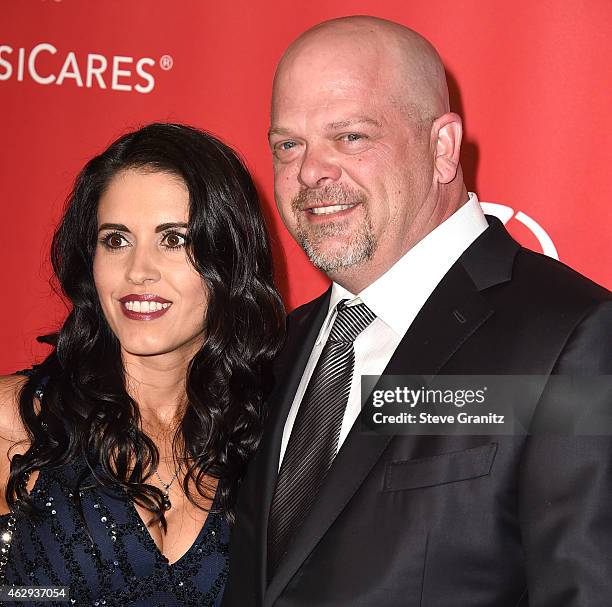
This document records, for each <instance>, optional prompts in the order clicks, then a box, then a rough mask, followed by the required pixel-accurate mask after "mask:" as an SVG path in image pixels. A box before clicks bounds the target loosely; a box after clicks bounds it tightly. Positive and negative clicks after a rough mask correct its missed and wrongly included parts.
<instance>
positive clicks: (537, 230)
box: [480, 202, 559, 259]
mask: <svg viewBox="0 0 612 607" xmlns="http://www.w3.org/2000/svg"><path fill="white" fill-rule="evenodd" d="M480 206H481V207H482V210H483V211H484V212H485V213H486V214H487V215H495V217H497V218H498V219H499V220H500V221H501V222H502V223H503V224H504V225H506V224H507V223H508V222H509V221H510V220H511V219H512V218H513V217H514V219H516V220H517V221H520V222H521V223H522V224H523V225H524V226H525V227H526V228H528V229H529V230H531V232H532V233H533V235H534V236H535V237H536V238H537V239H538V242H539V243H540V246H541V247H542V253H544V255H548V257H552V258H553V259H559V254H558V253H557V247H555V245H554V243H553V241H552V239H551V237H550V236H549V235H548V234H547V232H546V230H545V229H544V228H543V227H542V226H541V225H540V224H539V223H538V222H537V221H536V220H535V219H532V218H531V217H529V215H525V213H523V211H518V212H517V213H515V212H514V209H512V208H510V207H508V206H506V205H504V204H496V203H495V202H481V203H480Z"/></svg>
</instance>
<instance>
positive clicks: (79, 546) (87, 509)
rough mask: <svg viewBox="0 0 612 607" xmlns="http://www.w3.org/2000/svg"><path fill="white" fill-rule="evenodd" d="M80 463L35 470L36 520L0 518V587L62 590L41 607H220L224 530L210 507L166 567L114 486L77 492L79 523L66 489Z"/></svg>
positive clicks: (20, 516) (224, 570) (11, 516)
mask: <svg viewBox="0 0 612 607" xmlns="http://www.w3.org/2000/svg"><path fill="white" fill-rule="evenodd" d="M84 465H85V464H84V462H80V464H79V463H76V462H75V463H71V464H69V465H66V466H63V467H61V468H58V469H53V470H41V471H40V473H39V476H38V478H37V479H36V483H35V485H34V488H33V489H32V492H31V495H32V497H33V499H34V503H35V504H36V505H37V506H38V507H39V508H40V509H41V510H42V511H43V514H42V516H41V517H39V518H38V519H37V520H35V521H33V520H32V519H31V518H30V517H29V516H27V515H26V514H24V513H20V512H19V511H18V512H16V513H13V514H5V515H1V516H0V550H1V551H2V552H0V575H1V576H2V577H3V579H2V580H0V585H2V584H4V585H16V586H39V587H44V586H56V587H57V586H67V587H69V589H70V598H69V599H67V600H65V601H62V602H57V603H55V602H52V601H51V602H49V601H45V602H41V603H40V605H41V606H49V605H58V606H65V605H91V606H93V607H127V606H133V607H136V606H139V607H140V606H142V607H145V606H146V607H158V606H159V607H162V606H167V607H174V606H177V607H178V606H183V605H185V606H189V605H193V606H196V605H197V606H198V607H207V606H217V605H220V603H221V599H222V595H223V588H224V585H225V580H226V577H227V569H228V562H227V559H228V544H229V526H228V524H227V522H226V520H225V518H224V517H223V515H222V514H220V513H217V512H215V508H214V507H215V504H213V508H212V509H211V512H210V513H209V515H208V517H207V519H206V522H205V524H204V526H203V527H202V530H201V531H200V533H199V535H198V537H197V539H196V540H195V542H194V543H193V545H192V546H191V548H189V550H188V551H187V552H186V553H185V554H184V555H183V556H182V557H181V558H180V559H179V560H178V561H176V562H175V563H173V564H169V563H168V559H167V558H166V557H165V556H164V555H163V554H162V553H161V552H160V551H159V549H158V548H157V546H156V545H155V542H154V541H153V539H152V537H151V535H150V534H149V531H148V530H147V528H146V527H145V525H144V524H143V522H142V520H141V519H140V517H139V515H138V513H137V512H136V509H135V508H134V505H133V503H132V502H131V501H130V500H128V499H126V496H125V494H124V493H123V492H122V491H121V489H120V488H117V490H111V489H105V488H102V487H99V488H95V489H88V490H87V489H86V490H83V491H82V492H81V506H82V514H83V516H84V518H85V521H86V523H87V525H85V524H84V523H83V518H82V516H81V514H80V513H79V509H78V506H77V503H76V502H75V500H74V499H73V498H74V496H73V494H72V491H73V489H72V487H74V486H75V480H76V479H77V478H78V474H79V473H80V471H81V469H82V468H83V466H84ZM4 604H14V605H24V604H28V605H38V604H39V603H37V602H36V601H30V602H26V603H23V602H20V603H17V602H15V603H13V602H11V603H6V602H5V603H4Z"/></svg>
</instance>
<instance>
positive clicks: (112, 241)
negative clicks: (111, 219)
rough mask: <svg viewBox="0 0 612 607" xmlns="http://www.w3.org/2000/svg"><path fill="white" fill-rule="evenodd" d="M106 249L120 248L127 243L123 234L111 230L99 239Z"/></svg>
mask: <svg viewBox="0 0 612 607" xmlns="http://www.w3.org/2000/svg"><path fill="white" fill-rule="evenodd" d="M100 242H101V243H102V244H103V245H104V246H105V247H106V248H107V249H121V248H123V247H125V246H126V245H128V244H129V243H128V241H127V240H126V238H125V236H123V235H122V234H119V233H118V232H113V233H112V234H107V235H106V236H104V238H102V239H101V241H100Z"/></svg>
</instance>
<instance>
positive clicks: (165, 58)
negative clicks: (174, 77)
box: [159, 55, 174, 71]
mask: <svg viewBox="0 0 612 607" xmlns="http://www.w3.org/2000/svg"><path fill="white" fill-rule="evenodd" d="M173 65H174V59H172V57H170V55H162V57H161V59H160V60H159V67H161V68H162V70H165V71H168V70H171V69H172V66H173Z"/></svg>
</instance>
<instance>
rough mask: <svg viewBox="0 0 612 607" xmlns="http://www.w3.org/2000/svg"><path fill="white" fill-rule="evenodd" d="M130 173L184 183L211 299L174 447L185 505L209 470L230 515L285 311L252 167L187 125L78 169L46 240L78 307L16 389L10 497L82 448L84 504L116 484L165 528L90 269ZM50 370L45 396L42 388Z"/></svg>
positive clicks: (147, 133)
mask: <svg viewBox="0 0 612 607" xmlns="http://www.w3.org/2000/svg"><path fill="white" fill-rule="evenodd" d="M130 169H132V170H144V171H153V172H155V171H159V172H164V173H168V174H172V175H175V176H178V177H180V178H181V179H182V180H183V182H184V183H185V184H186V186H187V189H188V191H189V223H188V237H189V242H190V245H189V246H188V255H189V259H190V262H191V263H192V264H193V266H194V267H195V268H196V270H197V271H198V273H199V274H200V275H201V276H202V278H203V280H204V281H205V284H206V286H207V289H208V294H209V299H208V309H207V312H206V319H205V326H206V339H205V341H204V344H203V345H202V347H201V349H200V350H199V351H198V352H197V354H196V355H195V356H194V358H193V359H192V361H191V363H190V364H189V367H188V370H187V378H186V387H187V395H186V396H187V406H186V409H185V413H184V416H183V418H182V421H181V422H180V424H179V426H178V428H177V430H176V434H175V435H174V442H173V448H174V454H175V458H176V460H177V463H178V464H179V465H180V466H181V468H182V469H183V471H184V472H185V473H186V476H185V479H184V481H183V490H184V491H185V493H186V495H187V496H188V497H189V499H190V501H191V502H192V503H194V504H196V505H198V503H197V502H198V501H200V502H201V500H197V499H196V498H195V497H194V496H193V495H192V494H191V493H190V490H189V486H190V484H191V482H193V481H195V486H196V487H197V488H198V493H199V494H200V496H202V497H208V498H210V489H207V487H206V483H205V482H204V481H205V479H204V476H205V475H207V476H210V477H212V478H215V479H218V486H217V503H218V505H219V509H220V510H221V511H223V512H224V513H225V514H226V515H227V517H228V519H229V520H230V521H231V520H232V518H233V504H234V500H235V492H236V489H237V485H238V483H239V481H240V478H241V475H242V473H243V471H244V468H245V464H246V462H247V461H248V459H249V458H250V457H251V455H252V454H253V452H254V451H255V449H256V447H257V445H258V442H259V439H260V435H261V430H262V424H263V418H264V405H263V397H264V393H265V391H266V389H267V384H268V379H269V378H268V372H267V370H268V369H269V363H270V362H271V360H272V359H273V357H274V356H275V355H276V353H277V352H278V350H279V348H280V345H281V342H282V339H283V327H284V311H283V306H282V302H281V299H280V296H279V294H278V292H277V290H276V288H275V286H274V283H273V275H272V261H271V254H270V246H269V239H268V235H267V233H266V228H265V224H264V220H263V217H262V214H261V210H260V207H259V200H258V195H257V191H256V189H255V186H254V184H253V181H252V180H251V177H250V175H249V173H248V172H247V170H246V169H245V167H244V166H243V164H242V163H241V161H240V160H239V158H238V157H237V156H236V154H235V153H234V152H233V151H232V150H231V149H230V148H228V147H227V146H226V145H224V144H223V143H222V142H220V141H219V140H218V139H216V138H215V137H212V136H211V135H210V134H207V133H205V132H203V131H200V130H198V129H195V128H192V127H188V126H184V125H179V124H151V125H149V126H145V127H144V128H141V129H140V130H138V131H135V132H133V133H129V134H127V135H124V136H123V137H121V138H119V139H118V140H117V141H115V142H114V143H113V144H112V145H111V146H110V147H109V148H108V149H107V150H106V151H105V152H103V153H102V154H100V155H99V156H97V157H95V158H93V159H92V160H91V161H90V162H88V163H87V165H86V166H85V168H84V169H83V170H82V171H81V173H80V174H79V176H78V177H77V180H76V183H75V186H74V189H73V191H72V193H71V195H70V196H69V198H68V203H67V208H66V211H65V213H64V216H63V218H62V220H61V223H60V225H59V227H58V229H57V231H56V232H55V235H54V238H53V244H52V250H51V261H52V264H53V269H54V272H55V275H56V277H57V279H58V281H59V285H60V287H61V290H62V291H63V293H64V295H65V296H66V297H67V298H68V299H69V300H70V302H71V304H72V309H71V311H70V313H69V314H68V317H67V319H66V321H65V322H64V324H63V326H62V327H61V329H60V330H59V333H58V335H57V344H56V346H55V349H54V351H53V352H52V353H51V354H50V355H49V356H48V357H47V359H46V360H45V361H44V362H43V363H42V364H41V365H40V366H38V367H36V368H35V371H34V373H33V374H32V375H31V376H30V378H29V379H28V381H27V382H26V383H25V385H24V387H23V389H22V391H21V394H20V400H19V411H20V415H21V419H22V422H23V424H24V426H25V428H26V430H27V433H28V436H29V439H30V447H29V449H28V450H27V451H26V452H25V453H24V454H23V455H15V456H14V457H13V460H12V464H11V472H10V477H9V481H8V485H7V488H6V498H7V502H8V504H9V506H10V507H11V508H14V507H15V506H16V505H17V503H19V504H20V507H22V508H25V510H26V511H28V512H30V513H32V514H35V510H36V508H35V507H34V504H33V501H32V499H31V498H30V497H29V495H28V493H27V491H26V483H25V481H26V479H27V478H28V476H29V473H30V472H32V471H34V470H40V469H45V468H54V467H59V466H62V465H65V464H67V463H69V462H72V461H74V460H75V459H76V458H79V457H84V460H85V462H86V466H84V467H83V473H82V474H81V475H80V477H79V479H78V487H75V488H76V489H77V490H76V491H74V492H73V495H74V496H75V499H76V500H79V497H78V496H79V490H82V489H83V488H88V487H92V486H95V485H96V484H102V485H105V486H113V485H114V486H117V485H118V486H120V487H121V488H123V490H124V491H125V492H126V493H127V495H128V497H129V498H130V499H133V500H134V501H135V502H136V503H138V504H140V505H141V506H144V507H145V508H147V509H149V510H150V511H152V512H153V513H154V517H153V519H152V521H151V523H153V522H156V521H158V522H161V524H162V526H163V527H164V529H165V528H166V520H165V518H164V514H163V513H164V510H163V502H162V498H163V496H162V492H161V491H160V490H159V489H158V488H157V487H155V486H153V485H151V484H148V483H147V482H146V481H147V479H148V478H149V477H150V476H151V475H152V474H153V473H154V471H155V470H156V469H157V464H158V461H159V453H158V450H157V448H156V447H155V445H154V443H153V442H152V440H151V439H150V438H149V437H148V436H146V434H144V432H142V430H141V425H140V415H139V411H138V406H137V404H136V402H135V401H134V400H133V399H132V398H131V397H130V396H129V394H128V392H127V390H126V381H125V375H124V369H123V364H122V359H121V354H120V345H119V342H118V340H117V338H116V337H115V335H114V334H113V332H112V331H111V329H110V327H109V325H108V323H107V321H106V319H105V317H104V314H103V312H102V308H101V306H100V302H99V299H98V295H97V293H96V288H95V284H94V280H93V271H92V268H93V259H94V252H95V248H96V241H97V232H98V225H97V208H98V201H99V199H100V196H101V195H102V193H103V192H104V191H105V188H107V187H108V185H109V183H110V181H111V180H112V179H113V177H114V176H115V175H117V173H119V172H120V171H125V170H130ZM47 378H48V382H47V384H46V386H45V390H44V398H43V400H42V402H41V404H40V406H38V405H37V401H36V400H35V398H34V397H35V392H36V389H37V387H38V386H39V385H40V384H41V382H44V381H45V380H46V379H47ZM78 506H79V509H80V501H79V502H78Z"/></svg>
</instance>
